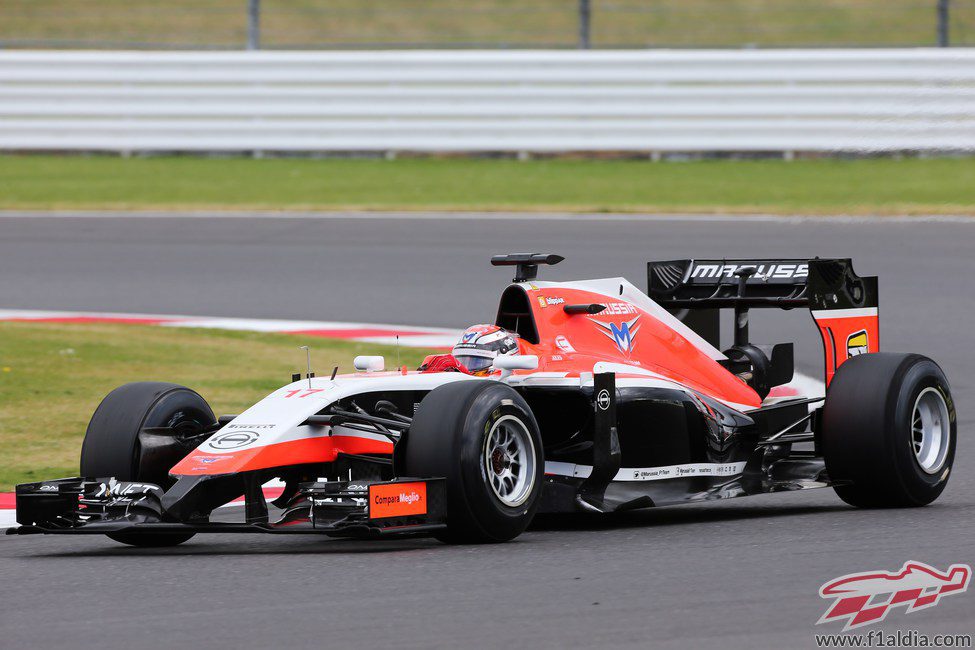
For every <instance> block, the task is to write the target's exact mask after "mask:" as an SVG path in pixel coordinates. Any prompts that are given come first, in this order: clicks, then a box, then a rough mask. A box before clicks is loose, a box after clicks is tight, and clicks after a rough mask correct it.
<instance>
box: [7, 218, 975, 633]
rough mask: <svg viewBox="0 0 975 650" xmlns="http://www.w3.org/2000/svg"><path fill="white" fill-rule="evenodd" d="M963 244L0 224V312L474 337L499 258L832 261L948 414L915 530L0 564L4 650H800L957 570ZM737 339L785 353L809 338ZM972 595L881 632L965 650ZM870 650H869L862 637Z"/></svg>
mask: <svg viewBox="0 0 975 650" xmlns="http://www.w3.org/2000/svg"><path fill="white" fill-rule="evenodd" d="M973 244H975V222H964V221H957V222H950V221H949V222H944V223H942V222H927V221H925V222H913V223H911V222H906V223H905V222H900V221H887V222H884V221H870V220H867V221H857V220H854V221H845V220H833V221H824V220H754V221H744V222H735V221H724V220H706V221H690V220H656V219H632V218H627V219H624V220H614V219H607V218H593V219H585V218H569V219H545V220H535V219H516V218H511V219H505V218H499V217H485V216H475V217H472V218H465V219H456V220H444V219H419V220H415V219H388V220H384V219H376V218H369V219H354V218H353V219H335V218H328V219H229V218H220V219H206V218H197V219H126V218H112V219H54V218H43V219H5V218H0V307H3V308H23V309H71V310H75V309H84V310H104V311H122V312H126V311H128V312H149V313H174V314H192V315H211V316H246V317H283V318H314V319H334V320H357V321H367V322H369V321H376V322H393V323H409V324H427V325H448V326H460V325H464V324H467V323H470V322H476V321H483V320H491V318H492V317H493V312H494V308H495V301H496V296H497V293H498V291H499V289H500V288H501V287H502V286H503V285H504V283H505V281H506V280H507V279H508V278H509V274H510V270H509V269H500V270H499V269H491V267H489V266H488V265H487V257H488V256H489V255H490V254H492V253H497V252H504V251H516V250H517V251H522V250H528V249H531V250H536V251H546V252H549V251H551V252H558V253H561V254H563V255H565V256H566V257H567V260H566V261H565V262H563V263H562V264H561V265H560V266H558V267H555V268H552V269H543V271H542V274H543V276H544V277H547V278H552V279H569V278H578V277H599V276H615V275H623V276H625V277H627V278H629V279H630V280H631V281H633V282H634V283H635V284H637V285H638V286H643V285H644V284H645V278H644V263H645V262H646V261H647V260H650V259H671V258H680V257H685V256H696V257H709V256H716V257H721V256H727V257H734V256H770V257H771V256H775V257H806V256H814V255H820V256H824V257H825V256H844V257H845V256H851V257H853V258H854V260H855V266H856V269H857V271H858V272H859V273H860V274H862V275H868V274H878V275H880V277H881V302H880V304H881V331H882V346H883V347H884V348H885V349H887V350H898V351H914V352H920V353H923V354H926V355H929V356H931V357H932V358H934V359H936V360H937V361H939V362H940V363H941V364H942V366H943V367H944V369H945V372H946V373H947V376H948V378H949V379H950V381H951V383H952V388H953V391H954V394H955V398H956V402H957V404H958V410H959V416H960V418H959V446H958V454H957V458H956V461H955V470H954V475H953V476H952V478H951V480H950V482H949V485H948V489H947V490H946V492H945V493H944V494H943V496H942V498H941V499H940V500H939V501H938V502H936V503H935V504H934V505H932V506H930V507H927V508H921V509H912V510H893V511H858V510H854V509H852V508H849V507H847V506H845V505H844V504H843V503H842V502H841V501H840V500H839V499H838V498H837V497H835V496H834V494H833V493H832V491H830V490H813V491H809V492H805V493H798V494H797V493H793V494H776V495H767V496H761V497H750V498H747V499H739V500H734V501H728V502H723V503H716V504H702V505H695V506H686V507H678V508H661V509H659V510H650V511H643V512H633V513H629V514H627V515H625V516H619V517H613V518H578V517H576V518H547V519H544V520H541V521H538V522H536V524H535V526H534V527H533V528H532V529H531V530H530V531H529V532H528V533H526V534H525V535H523V536H522V537H520V538H519V539H518V540H517V541H515V542H513V543H510V544H504V545H497V546H481V547H446V546H442V545H440V544H439V543H437V542H434V541H430V540H413V541H389V542H378V543H366V542H350V541H323V540H318V539H315V538H306V537H294V538H292V537H284V536H281V537H277V536H274V537H272V536H267V537H265V536H258V535H247V536H239V537H221V536H198V537H197V538H195V539H194V540H192V541H191V542H189V543H187V544H185V545H183V546H181V547H177V548H174V549H168V550H155V551H144V550H135V549H128V548H125V547H122V546H119V545H116V544H114V543H113V542H110V541H107V540H104V539H101V538H88V537H73V538H69V537H20V538H16V537H8V538H4V539H2V540H0V576H2V584H3V585H4V587H5V591H6V594H5V599H4V605H3V606H2V607H0V647H3V648H60V647H64V648H68V647H70V648H96V647H97V648H121V647H125V648H159V647H179V646H183V645H186V646H195V647H217V648H231V647H267V646H272V645H274V646H285V647H296V648H305V647H308V648H310V647H343V646H344V647H390V648H392V647H399V648H414V647H416V648H421V647H452V648H457V647H471V648H512V647H519V648H521V647H642V648H670V647H674V648H676V647H695V648H700V647H710V646H715V647H724V648H792V647H814V635H815V634H816V633H821V632H838V631H839V626H837V625H828V626H827V625H823V626H818V627H817V626H815V625H814V624H815V623H816V621H817V620H818V619H819V617H820V615H821V614H822V613H823V612H824V611H825V607H826V605H827V602H826V601H824V600H822V599H821V598H819V596H818V589H819V587H820V585H821V584H822V583H824V582H826V581H827V580H829V579H831V578H834V577H837V576H839V575H842V574H846V573H851V572H857V571H865V570H870V569H884V570H895V569H899V568H900V567H901V565H902V564H903V563H904V562H905V561H907V560H919V561H922V562H927V563H929V564H932V565H934V566H936V567H939V568H942V569H944V568H947V566H948V565H949V564H952V563H968V564H975V478H973V475H975V441H973V439H972V435H971V432H972V427H973V416H972V413H973V406H972V404H975V345H973V342H975V335H973V333H972V323H973V322H975V287H973V281H975V262H973V257H972V248H973ZM800 312H801V310H796V311H795V312H792V313H788V314H766V313H764V312H763V313H762V314H759V315H756V316H754V317H753V323H756V324H755V325H753V329H752V333H753V339H755V340H757V341H760V342H777V341H785V340H790V339H791V338H792V337H793V336H798V337H799V340H800V342H801V344H802V345H801V346H800V361H801V363H802V365H803V367H804V368H805V369H807V370H814V369H815V366H816V360H817V358H818V351H817V348H816V346H817V345H818V343H817V339H816V336H815V334H814V331H813V329H812V325H811V323H810V322H809V320H808V315H807V314H802V313H800ZM973 592H975V588H973V589H970V591H969V593H966V594H961V595H957V596H952V597H949V598H945V599H944V600H943V601H942V603H941V604H940V605H938V606H937V607H935V608H933V609H928V610H924V611H920V612H917V613H913V614H905V613H904V612H903V610H899V611H894V612H892V613H891V614H890V615H889V617H888V619H887V621H886V622H885V623H883V624H882V625H881V626H880V627H881V628H882V629H885V630H888V631H893V630H895V629H901V630H907V629H917V630H919V631H921V632H925V633H929V634H935V633H973V632H975V623H973V622H972V621H973V618H972V614H973V612H975V593H973ZM869 629H871V628H867V631H869Z"/></svg>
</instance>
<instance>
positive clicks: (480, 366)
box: [455, 354, 494, 372]
mask: <svg viewBox="0 0 975 650" xmlns="http://www.w3.org/2000/svg"><path fill="white" fill-rule="evenodd" d="M455 356H456V358H457V361H459V362H461V363H462V364H464V367H465V368H467V369H468V370H470V371H471V372H482V371H484V370H487V369H488V368H490V367H491V364H492V363H494V357H483V356H476V357H475V356H471V355H468V354H461V355H455Z"/></svg>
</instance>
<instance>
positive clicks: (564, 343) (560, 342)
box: [555, 334, 576, 352]
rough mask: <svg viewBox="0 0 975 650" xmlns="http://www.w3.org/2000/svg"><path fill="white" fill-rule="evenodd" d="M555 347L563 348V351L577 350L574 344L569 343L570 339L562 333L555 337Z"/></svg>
mask: <svg viewBox="0 0 975 650" xmlns="http://www.w3.org/2000/svg"><path fill="white" fill-rule="evenodd" d="M555 347H557V348H558V349H560V350H562V351H563V352H575V351H576V349H575V348H574V347H572V344H571V343H569V339H567V338H565V337H564V336H562V335H561V334H559V335H558V336H556V337H555Z"/></svg>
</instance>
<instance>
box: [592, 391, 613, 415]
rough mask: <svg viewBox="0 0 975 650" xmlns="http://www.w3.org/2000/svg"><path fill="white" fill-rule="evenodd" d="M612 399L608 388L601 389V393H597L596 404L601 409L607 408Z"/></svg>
mask: <svg viewBox="0 0 975 650" xmlns="http://www.w3.org/2000/svg"><path fill="white" fill-rule="evenodd" d="M612 401H613V400H612V399H610V396H609V391H608V390H606V389H605V388H604V389H603V390H601V391H599V394H598V395H596V406H598V407H599V410H600V411H605V410H607V409H608V408H609V405H610V403H612Z"/></svg>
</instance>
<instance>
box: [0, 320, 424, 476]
mask: <svg viewBox="0 0 975 650" xmlns="http://www.w3.org/2000/svg"><path fill="white" fill-rule="evenodd" d="M299 345H308V346H310V347H311V349H312V360H313V362H314V367H315V368H316V369H317V370H318V372H319V373H324V372H326V371H330V369H331V368H332V367H333V366H335V365H338V366H340V367H341V369H342V371H343V372H348V371H350V370H351V365H352V358H353V357H354V356H355V355H356V354H364V353H366V352H368V353H370V354H385V355H386V358H387V359H389V360H391V361H392V360H394V359H396V357H397V352H396V351H395V350H393V349H392V348H388V347H384V346H376V345H371V344H360V343H352V342H347V341H337V340H330V339H323V338H314V337H303V336H296V335H287V334H263V333H251V332H226V331H219V330H204V329H181V328H180V329H176V328H165V327H153V326H140V325H101V324H99V325H77V324H70V325H63V324H62V325H58V324H34V323H0V491H7V490H10V489H11V488H12V487H13V486H14V485H15V484H17V483H23V482H26V481H32V480H39V479H44V478H57V477H61V476H74V475H77V473H78V458H79V454H80V451H81V442H82V439H83V437H84V433H85V429H86V427H87V426H88V420H89V418H90V417H91V414H92V413H93V412H94V411H95V408H96V407H97V406H98V403H99V402H100V401H101V399H102V398H103V397H104V396H105V395H106V394H107V393H108V392H109V391H111V390H112V389H113V388H115V387H116V386H119V385H121V384H124V383H126V382H130V381H145V380H157V381H171V382H174V383H177V384H183V385H186V386H189V387H190V388H193V389H194V390H196V391H197V392H199V393H200V394H201V395H203V397H204V398H205V399H206V400H207V401H209V402H210V405H211V406H212V407H213V410H214V412H215V413H216V414H217V415H219V414H221V413H239V412H240V411H241V410H243V409H245V408H247V407H248V406H250V405H251V404H252V403H253V402H255V401H257V400H258V399H260V398H261V397H264V396H265V395H267V394H268V393H270V392H271V391H272V390H274V389H275V388H278V387H280V386H281V385H283V384H285V383H287V382H288V381H290V379H291V373H293V372H299V371H302V370H303V368H304V353H303V352H302V351H301V350H298V347H297V346H299ZM424 354H426V352H425V351H422V350H415V349H410V348H401V349H400V351H399V357H400V359H401V362H402V363H404V364H407V365H409V366H410V367H416V366H417V365H418V364H419V361H420V360H421V359H422V358H423V355H424Z"/></svg>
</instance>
